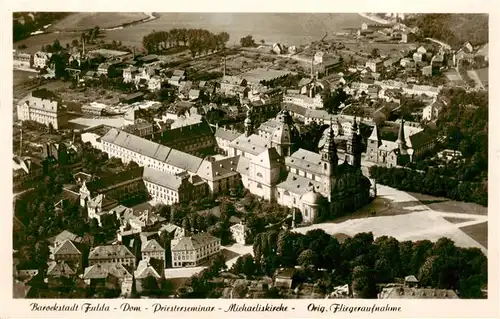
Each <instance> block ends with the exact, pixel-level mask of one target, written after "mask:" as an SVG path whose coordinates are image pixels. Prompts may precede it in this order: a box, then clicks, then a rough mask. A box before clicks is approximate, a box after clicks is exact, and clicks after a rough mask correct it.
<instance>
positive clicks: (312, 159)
mask: <svg viewBox="0 0 500 319" xmlns="http://www.w3.org/2000/svg"><path fill="white" fill-rule="evenodd" d="M285 163H286V165H287V166H292V167H296V168H298V169H301V170H303V171H306V172H313V173H319V174H321V173H322V170H321V155H320V154H319V153H314V152H311V151H308V150H305V149H302V148H301V149H299V150H297V151H296V152H294V153H293V154H292V155H290V156H288V157H286V158H285Z"/></svg>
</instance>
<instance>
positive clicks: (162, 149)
mask: <svg viewBox="0 0 500 319" xmlns="http://www.w3.org/2000/svg"><path fill="white" fill-rule="evenodd" d="M101 140H102V141H105V142H108V143H111V144H115V145H118V146H120V147H123V148H126V149H128V150H131V151H133V152H137V153H140V154H142V155H144V156H147V157H150V158H153V159H156V160H158V161H161V162H164V161H165V159H166V158H167V156H168V154H169V153H170V150H171V148H170V147H167V146H164V145H161V144H158V143H155V142H152V141H149V140H147V139H144V138H141V137H139V136H136V135H133V134H130V133H127V132H124V131H121V130H118V129H116V128H112V129H111V130H109V131H108V133H107V134H106V135H104V136H103V137H102V138H101Z"/></svg>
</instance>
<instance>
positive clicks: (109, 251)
mask: <svg viewBox="0 0 500 319" xmlns="http://www.w3.org/2000/svg"><path fill="white" fill-rule="evenodd" d="M134 257H135V256H134V254H132V253H131V252H130V250H128V248H127V247H125V246H124V245H108V246H97V247H95V248H93V249H92V250H91V251H90V254H89V259H110V258H134Z"/></svg>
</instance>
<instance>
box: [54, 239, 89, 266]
mask: <svg viewBox="0 0 500 319" xmlns="http://www.w3.org/2000/svg"><path fill="white" fill-rule="evenodd" d="M77 247H78V248H77ZM84 253H85V251H84V249H83V246H82V245H81V244H78V243H76V242H72V241H71V240H66V241H64V242H63V243H62V244H60V245H58V246H55V247H54V252H53V256H54V260H55V261H56V262H60V261H64V262H66V263H67V264H69V265H71V267H72V269H73V270H75V271H78V270H83V266H84V264H83V256H84Z"/></svg>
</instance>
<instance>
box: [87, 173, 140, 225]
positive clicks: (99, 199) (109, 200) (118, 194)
mask: <svg viewBox="0 0 500 319" xmlns="http://www.w3.org/2000/svg"><path fill="white" fill-rule="evenodd" d="M142 175H143V167H137V168H134V169H131V170H127V171H123V172H120V173H118V174H112V175H108V176H105V177H102V178H100V179H96V180H93V181H91V182H88V183H87V182H84V183H83V185H82V187H81V188H80V205H81V206H82V207H87V212H88V218H89V219H92V218H96V219H97V221H98V223H99V225H102V220H101V217H102V215H103V214H107V213H108V212H109V210H110V209H111V208H113V207H115V206H117V205H118V203H119V201H121V200H125V199H127V198H129V197H130V196H132V195H133V194H137V193H138V192H141V191H144V190H145V187H144V182H143V180H142Z"/></svg>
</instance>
